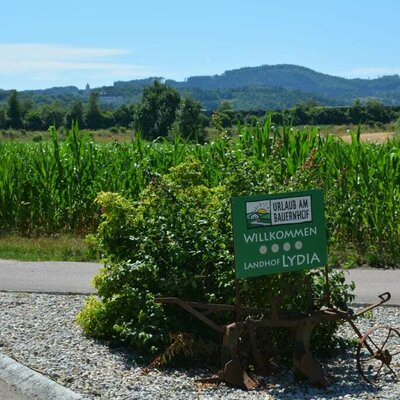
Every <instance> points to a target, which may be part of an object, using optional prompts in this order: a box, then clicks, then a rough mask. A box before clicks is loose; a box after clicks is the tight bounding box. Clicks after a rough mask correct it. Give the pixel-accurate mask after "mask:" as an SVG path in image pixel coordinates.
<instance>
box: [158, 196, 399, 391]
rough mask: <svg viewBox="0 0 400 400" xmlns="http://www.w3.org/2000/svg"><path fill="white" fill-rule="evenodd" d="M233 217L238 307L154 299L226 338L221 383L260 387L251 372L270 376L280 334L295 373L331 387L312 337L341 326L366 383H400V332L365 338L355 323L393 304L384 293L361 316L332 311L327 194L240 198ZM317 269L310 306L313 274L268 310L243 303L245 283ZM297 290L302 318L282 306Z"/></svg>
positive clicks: (374, 332)
mask: <svg viewBox="0 0 400 400" xmlns="http://www.w3.org/2000/svg"><path fill="white" fill-rule="evenodd" d="M232 214H233V238H234V248H235V267H236V278H237V279H236V302H235V305H229V304H207V303H197V302H185V301H183V300H181V299H179V298H176V297H163V298H158V299H157V301H158V302H159V303H163V304H175V305H178V306H180V307H182V308H183V309H185V310H186V311H188V312H189V313H191V314H193V315H194V316H195V317H197V318H198V319H200V320H201V321H203V322H204V323H205V324H207V325H208V326H209V327H210V328H212V329H214V330H216V331H217V332H220V333H221V335H222V365H223V370H222V371H221V372H220V373H219V378H221V379H223V380H225V381H227V382H229V383H231V384H234V385H237V386H242V387H245V388H247V389H250V388H252V387H255V386H256V385H257V382H256V381H255V380H254V379H252V378H251V377H250V376H249V375H248V373H247V372H246V371H248V370H249V369H248V367H249V366H252V368H253V369H255V370H257V372H259V373H260V374H264V373H266V372H268V370H270V369H271V367H272V366H273V364H272V360H274V358H276V357H275V356H276V355H277V354H276V353H277V352H276V351H275V350H277V349H276V347H278V353H279V341H278V342H277V340H276V336H277V335H273V334H271V332H273V331H274V330H275V333H276V330H277V329H282V330H286V331H285V333H283V334H286V335H288V334H290V333H291V334H292V335H293V341H294V345H293V355H292V361H293V366H294V368H295V369H296V370H297V371H299V372H300V373H301V374H302V375H303V376H305V377H307V378H309V379H310V380H312V381H313V382H315V383H317V384H319V385H327V384H329V381H330V379H329V377H328V376H327V375H326V374H324V372H323V370H322V368H321V366H320V364H319V363H318V362H317V361H316V360H315V359H314V357H313V354H312V351H311V336H312V333H313V330H314V328H316V327H317V326H318V325H320V324H326V323H329V322H337V321H347V322H348V323H349V324H350V325H351V327H352V328H353V329H354V332H355V334H356V335H357V337H358V347H357V353H356V360H357V368H358V370H359V371H360V373H361V375H362V377H363V378H364V379H365V380H367V381H368V382H370V383H373V382H375V381H376V380H378V379H379V378H380V377H382V376H385V377H387V376H391V377H393V378H396V369H398V368H399V366H400V364H399V360H398V358H399V357H400V332H399V330H397V329H395V328H392V327H376V328H372V329H370V330H369V331H368V332H367V333H365V334H362V333H361V332H360V330H359V329H358V328H357V326H356V324H355V320H356V319H357V317H360V316H361V315H363V314H365V313H366V312H368V311H371V310H373V309H374V308H376V307H378V306H380V305H382V304H384V303H386V302H387V301H389V299H390V293H388V292H386V293H382V294H381V295H379V301H378V302H377V303H375V304H372V305H370V306H368V307H366V308H364V309H362V310H360V311H358V312H356V313H354V312H352V311H347V310H346V311H343V310H340V309H338V308H337V307H333V306H332V303H333V302H332V301H331V294H332V293H330V285H329V279H328V278H329V275H328V268H327V245H326V230H325V217H324V200H323V193H322V191H320V190H309V191H303V192H290V193H281V194H271V195H256V196H246V197H236V198H233V199H232ZM320 267H325V274H324V280H325V285H324V288H325V290H324V294H323V295H320V296H321V297H323V298H321V299H318V300H317V299H313V291H312V277H311V274H308V275H305V278H304V281H303V282H302V281H298V282H297V283H296V284H295V285H292V284H290V283H288V284H287V285H286V286H287V287H285V285H283V287H282V288H281V289H282V290H281V291H280V292H279V293H278V294H277V295H275V296H270V297H272V298H268V293H264V294H262V295H263V296H267V298H266V300H265V301H266V302H265V304H267V303H268V305H266V306H265V309H262V308H260V307H258V308H257V307H248V306H247V307H246V306H242V304H241V301H240V279H247V278H251V277H258V276H262V275H272V274H281V273H285V272H296V271H302V270H304V269H315V268H320ZM299 276H300V275H299ZM302 276H304V275H302ZM299 279H300V278H299ZM282 281H284V278H282ZM294 290H298V291H300V292H299V293H302V295H303V298H304V299H305V301H304V304H305V306H304V307H303V308H304V309H303V310H301V311H298V312H293V311H290V312H289V311H287V310H285V309H284V307H283V304H284V303H285V298H287V296H293V295H294V294H295V293H293V291H294ZM248 305H250V304H248ZM217 312H233V313H235V320H234V322H232V323H229V324H227V325H218V324H217V323H215V322H214V321H213V320H212V319H211V318H210V314H213V313H217ZM232 319H233V318H232ZM278 355H279V354H278ZM278 358H279V357H278Z"/></svg>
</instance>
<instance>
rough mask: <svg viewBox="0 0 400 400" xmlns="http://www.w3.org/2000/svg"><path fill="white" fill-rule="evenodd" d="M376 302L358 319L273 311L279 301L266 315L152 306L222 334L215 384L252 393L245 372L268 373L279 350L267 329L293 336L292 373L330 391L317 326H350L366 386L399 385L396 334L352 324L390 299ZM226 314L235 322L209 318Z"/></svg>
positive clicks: (192, 305)
mask: <svg viewBox="0 0 400 400" xmlns="http://www.w3.org/2000/svg"><path fill="white" fill-rule="evenodd" d="M379 299H380V300H379V301H378V302H377V303H375V304H372V305H370V306H368V307H365V308H363V309H361V310H359V311H358V312H356V313H353V312H351V311H346V312H345V311H341V310H338V309H336V308H332V307H321V308H320V309H318V310H313V311H311V310H310V311H309V312H280V311H279V310H278V308H277V306H278V303H279V300H278V301H276V302H274V305H273V306H272V308H271V309H270V310H268V311H266V310H260V309H257V308H255V307H245V306H237V305H229V304H209V303H197V302H185V301H183V300H181V299H178V298H176V297H163V298H158V299H157V300H156V301H157V302H159V303H163V304H175V305H178V306H180V307H182V308H183V309H185V310H186V311H188V312H189V313H191V314H192V315H194V316H195V317H197V318H198V319H200V320H201V321H203V322H204V323H205V324H206V325H208V326H209V327H210V328H212V329H214V330H216V331H217V332H220V333H221V335H222V366H223V369H222V370H221V371H220V372H219V373H218V378H219V379H221V380H224V381H226V382H228V383H230V384H233V385H235V386H238V387H244V388H246V389H252V388H254V387H256V386H257V384H258V383H257V381H256V380H254V379H253V378H251V377H250V376H249V374H248V373H247V372H246V371H247V370H248V367H249V366H250V364H251V365H252V366H253V368H254V370H255V371H257V373H259V374H266V373H268V372H269V371H270V369H271V365H270V363H271V360H273V357H274V355H275V351H276V350H277V349H274V348H273V343H268V333H267V332H268V329H270V328H272V329H274V328H289V329H290V330H291V331H292V332H293V334H294V335H293V336H294V346H293V358H292V362H293V366H294V368H295V369H296V370H297V371H299V372H300V373H301V374H302V375H303V376H305V377H307V378H309V379H310V380H311V381H312V382H314V383H316V384H318V385H321V386H326V385H328V384H329V383H330V378H329V377H328V376H327V375H326V374H325V373H324V371H323V369H322V367H321V365H320V364H319V363H318V362H317V361H316V360H315V359H314V357H313V354H312V350H311V344H310V340H311V334H312V332H313V329H314V328H315V327H316V326H317V325H318V324H321V323H327V322H332V321H339V320H343V321H346V322H348V323H349V324H350V325H351V327H352V328H353V329H354V332H355V334H356V335H357V337H358V344H357V351H356V365H357V369H358V371H359V372H360V374H361V376H362V377H363V378H364V379H365V380H366V381H367V382H369V383H375V382H377V381H378V380H379V379H380V378H382V377H386V378H387V377H389V378H392V379H397V370H398V369H399V368H400V331H399V330H397V329H395V328H392V327H389V326H379V327H374V328H372V329H370V330H369V331H367V332H366V333H365V334H362V333H361V332H360V330H359V329H358V327H357V326H356V324H355V320H356V319H357V318H358V317H360V316H361V315H363V314H365V313H366V312H368V311H371V310H373V309H374V308H376V307H378V306H380V305H382V304H384V303H386V302H387V301H389V299H390V293H388V292H386V293H382V294H381V295H379ZM310 306H311V304H310ZM310 308H311V307H310ZM227 311H230V312H232V313H236V316H237V317H239V318H237V320H236V321H235V322H232V323H230V324H227V325H218V324H216V323H215V322H214V321H213V320H212V319H211V318H210V315H211V314H213V313H218V312H227ZM265 335H266V336H267V337H265ZM262 345H264V347H262Z"/></svg>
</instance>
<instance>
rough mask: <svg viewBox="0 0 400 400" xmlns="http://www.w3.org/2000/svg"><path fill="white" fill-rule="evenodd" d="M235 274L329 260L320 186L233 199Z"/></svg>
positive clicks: (276, 270) (317, 264)
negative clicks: (308, 189)
mask: <svg viewBox="0 0 400 400" xmlns="http://www.w3.org/2000/svg"><path fill="white" fill-rule="evenodd" d="M232 214H233V235H234V246H235V265H236V277H237V278H249V277H252V276H261V275H268V274H276V273H280V272H289V271H299V270H302V269H306V268H317V267H322V266H325V265H326V262H327V250H326V233H325V217H324V197H323V193H322V191H321V190H310V191H306V192H290V193H280V194H272V195H257V196H249V197H234V198H233V199H232Z"/></svg>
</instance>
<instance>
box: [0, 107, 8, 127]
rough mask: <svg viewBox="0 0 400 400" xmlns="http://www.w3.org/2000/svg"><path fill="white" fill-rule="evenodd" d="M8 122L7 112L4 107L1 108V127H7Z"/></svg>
mask: <svg viewBox="0 0 400 400" xmlns="http://www.w3.org/2000/svg"><path fill="white" fill-rule="evenodd" d="M6 122H7V120H6V112H5V111H4V110H3V109H1V110H0V129H3V128H5V127H6Z"/></svg>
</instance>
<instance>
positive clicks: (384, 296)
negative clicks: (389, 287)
mask: <svg viewBox="0 0 400 400" xmlns="http://www.w3.org/2000/svg"><path fill="white" fill-rule="evenodd" d="M378 297H379V298H380V299H381V300H382V303H381V304H383V303H386V302H387V301H389V300H390V298H391V297H392V295H391V294H390V293H389V292H385V293H382V294H380V295H379V296H378Z"/></svg>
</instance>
